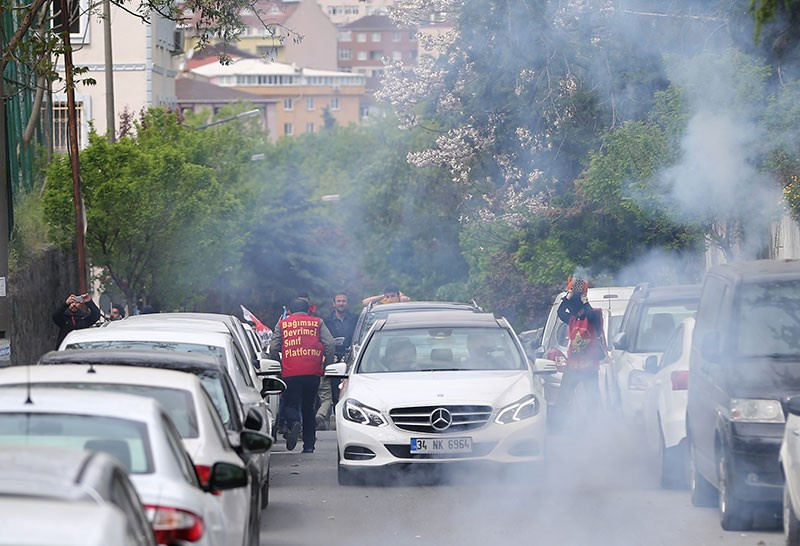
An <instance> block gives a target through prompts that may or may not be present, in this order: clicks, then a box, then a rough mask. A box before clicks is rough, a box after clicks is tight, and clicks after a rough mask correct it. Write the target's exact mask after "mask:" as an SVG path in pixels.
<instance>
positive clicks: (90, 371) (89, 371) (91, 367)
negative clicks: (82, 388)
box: [86, 362, 97, 373]
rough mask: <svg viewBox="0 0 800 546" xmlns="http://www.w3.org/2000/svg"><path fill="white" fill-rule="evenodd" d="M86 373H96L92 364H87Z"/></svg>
mask: <svg viewBox="0 0 800 546" xmlns="http://www.w3.org/2000/svg"><path fill="white" fill-rule="evenodd" d="M86 373H97V370H95V369H94V363H93V362H89V369H88V370H86Z"/></svg>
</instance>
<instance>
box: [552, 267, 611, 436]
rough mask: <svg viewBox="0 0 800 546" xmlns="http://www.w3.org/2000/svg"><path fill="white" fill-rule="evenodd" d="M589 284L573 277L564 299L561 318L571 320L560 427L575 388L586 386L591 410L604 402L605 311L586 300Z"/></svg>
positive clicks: (558, 405)
mask: <svg viewBox="0 0 800 546" xmlns="http://www.w3.org/2000/svg"><path fill="white" fill-rule="evenodd" d="M588 288H589V287H588V284H587V283H586V281H585V280H583V279H573V280H572V283H571V289H570V290H569V291H568V292H567V295H566V296H565V297H564V298H563V299H562V300H561V304H560V305H559V307H558V310H557V313H558V318H559V319H560V320H561V321H562V322H565V323H566V324H567V342H568V347H567V361H566V367H565V369H564V372H563V375H562V377H561V388H560V389H559V391H558V399H557V400H556V405H555V407H554V408H553V410H554V411H553V413H554V415H553V418H554V423H555V424H556V428H559V427H561V426H563V420H564V419H565V416H566V412H567V411H568V410H569V406H570V404H571V402H572V398H573V395H574V393H575V389H576V388H577V387H578V385H582V386H583V391H584V394H585V397H586V403H587V406H588V407H589V409H590V410H593V411H594V410H596V409H597V408H598V407H599V405H600V387H599V384H598V370H599V368H600V362H601V361H602V360H604V359H605V358H606V355H607V351H606V344H605V340H604V337H603V315H602V311H600V310H599V309H594V308H593V307H592V306H591V305H589V302H588V301H587V300H586V293H587V290H588Z"/></svg>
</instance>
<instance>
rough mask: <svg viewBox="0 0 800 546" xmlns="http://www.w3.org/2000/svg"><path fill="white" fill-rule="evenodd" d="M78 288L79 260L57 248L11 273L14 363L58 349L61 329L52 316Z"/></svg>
mask: <svg viewBox="0 0 800 546" xmlns="http://www.w3.org/2000/svg"><path fill="white" fill-rule="evenodd" d="M77 287H78V277H77V259H76V258H75V257H74V256H73V255H71V254H69V255H68V254H67V253H65V252H63V251H60V250H57V249H51V250H48V251H47V252H45V253H44V254H43V255H42V256H41V257H40V258H39V259H38V260H36V261H35V262H34V263H32V264H30V265H28V266H26V267H25V268H24V269H23V270H22V271H16V272H14V273H12V274H11V275H10V277H9V280H8V294H9V297H10V299H11V364H12V365H23V364H35V363H36V360H37V359H38V358H39V357H40V356H41V355H42V354H44V353H46V352H47V351H50V350H52V349H55V345H56V337H57V336H58V328H57V327H56V325H55V324H54V323H53V320H52V319H51V316H52V314H53V311H55V309H56V308H57V307H58V305H59V303H60V302H62V301H64V300H66V299H67V296H68V295H70V294H72V293H73V292H76V291H77V290H78V288H77Z"/></svg>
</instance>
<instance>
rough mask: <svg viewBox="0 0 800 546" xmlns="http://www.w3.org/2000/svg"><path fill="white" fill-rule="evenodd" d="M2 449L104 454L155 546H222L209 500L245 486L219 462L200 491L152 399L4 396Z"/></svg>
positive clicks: (52, 392) (48, 393) (84, 394)
mask: <svg viewBox="0 0 800 546" xmlns="http://www.w3.org/2000/svg"><path fill="white" fill-rule="evenodd" d="M2 394H3V396H0V446H7V445H20V444H28V445H41V446H56V447H67V448H73V449H89V450H92V451H103V452H106V453H109V454H111V455H113V456H114V457H116V458H117V459H118V460H119V461H120V462H121V463H122V464H123V466H125V468H126V470H127V471H128V473H129V475H130V477H131V481H132V482H133V484H134V486H135V487H136V492H137V493H138V494H139V498H140V499H141V500H142V503H143V504H144V507H145V509H146V512H147V515H148V519H149V520H150V522H151V524H152V526H153V530H154V531H155V535H156V542H157V543H159V544H171V543H174V542H181V541H184V542H191V543H194V544H196V545H198V546H225V545H226V544H227V542H226V522H225V514H224V513H223V511H222V507H221V506H220V502H219V498H218V496H217V495H214V494H212V493H214V492H217V493H219V492H222V491H226V490H228V489H235V488H241V487H244V486H246V485H247V483H248V479H247V471H246V470H245V469H244V468H243V467H242V466H240V465H232V464H230V463H225V462H218V463H215V464H214V466H213V467H212V470H211V473H210V476H209V479H208V484H207V485H206V486H205V487H202V486H201V485H200V482H199V481H198V478H197V474H196V472H195V469H194V466H193V463H192V460H191V459H190V458H189V455H188V454H187V453H186V450H185V449H184V447H183V444H182V442H181V438H180V434H178V431H177V430H176V428H175V425H174V424H173V423H172V420H171V419H170V418H169V416H168V415H167V413H166V412H165V411H164V409H163V408H162V407H161V405H160V404H159V403H158V402H156V401H155V400H154V399H152V398H147V397H144V396H133V395H128V394H121V393H116V392H115V393H110V392H92V391H80V390H72V389H63V388H57V389H56V388H47V387H39V386H35V387H33V388H30V389H28V388H16V387H10V388H4V389H3V392H2Z"/></svg>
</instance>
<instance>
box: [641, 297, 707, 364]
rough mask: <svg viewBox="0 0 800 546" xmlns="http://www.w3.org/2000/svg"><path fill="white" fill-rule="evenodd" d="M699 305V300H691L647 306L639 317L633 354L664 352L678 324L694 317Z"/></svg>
mask: <svg viewBox="0 0 800 546" xmlns="http://www.w3.org/2000/svg"><path fill="white" fill-rule="evenodd" d="M697 303H698V301H697V300H689V301H682V302H681V301H675V302H662V303H653V304H650V305H645V306H644V307H643V308H642V312H641V314H640V315H639V322H638V325H637V329H636V335H635V336H634V340H633V346H632V348H631V352H633V353H660V352H663V351H664V348H665V347H666V346H667V341H669V338H670V336H671V335H672V332H674V331H675V328H676V327H677V326H678V324H680V323H681V322H682V321H683V320H684V319H687V318H690V317H693V316H694V313H695V311H697Z"/></svg>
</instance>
